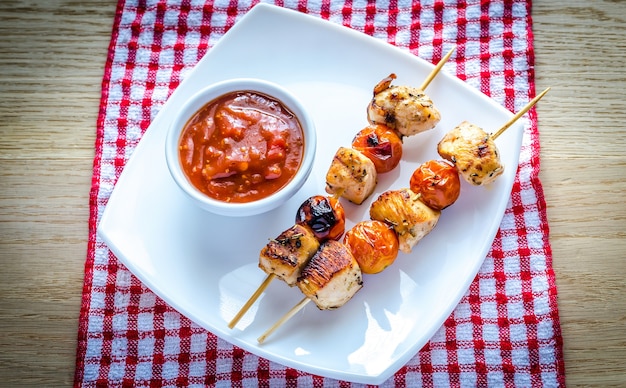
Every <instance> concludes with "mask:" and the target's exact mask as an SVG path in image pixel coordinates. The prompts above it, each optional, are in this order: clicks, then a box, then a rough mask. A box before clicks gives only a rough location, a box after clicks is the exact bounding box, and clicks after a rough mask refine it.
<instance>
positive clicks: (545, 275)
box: [75, 0, 565, 387]
mask: <svg viewBox="0 0 626 388" xmlns="http://www.w3.org/2000/svg"><path fill="white" fill-rule="evenodd" d="M255 3H256V1H254V0H253V1H237V0H229V1H224V0H218V1H215V2H206V3H205V2H204V1H196V0H191V1H189V0H172V1H164V0H158V1H157V0H154V1H152V0H151V1H139V0H128V1H124V0H120V2H119V4H118V7H117V12H116V17H115V22H114V26H113V36H112V39H111V44H110V47H109V56H108V59H107V63H106V68H105V74H104V79H103V83H102V100H101V105H100V114H99V118H98V122H97V141H96V156H95V160H94V174H93V182H92V191H91V196H90V208H91V218H90V221H89V227H90V235H89V247H88V254H87V261H86V265H85V282H84V289H83V302H82V310H81V315H80V327H79V332H78V352H77V367H76V375H75V385H76V386H86V387H91V386H103V387H104V386H114V387H120V386H128V387H131V386H172V387H173V386H218V387H230V386H233V387H248V386H260V387H268V386H288V387H322V386H323V387H333V386H341V387H347V386H357V384H350V383H348V382H341V381H336V380H332V379H328V378H323V377H319V376H313V375H309V374H307V373H303V372H301V371H297V370H294V369H292V368H287V367H284V366H282V365H279V364H276V363H273V362H270V361H268V360H265V359H263V358H259V357H257V356H255V355H252V354H250V353H248V352H246V351H244V350H241V349H239V348H237V347H235V346H233V345H231V344H229V343H227V342H225V341H223V340H220V339H218V338H217V337H216V336H214V335H213V334H211V333H209V332H207V331H206V330H204V329H202V328H200V327H199V326H197V325H196V324H194V323H192V322H191V321H190V320H189V319H187V318H186V317H184V316H181V315H180V314H179V313H178V312H176V311H175V310H174V309H172V308H171V307H169V306H168V305H166V304H165V303H164V302H163V301H162V300H160V299H159V298H158V297H156V296H155V295H154V294H153V293H152V292H151V291H150V290H148V289H147V288H146V287H145V286H144V285H142V284H141V283H140V282H139V281H138V280H137V278H135V277H134V276H133V275H132V274H131V273H130V272H129V271H128V270H127V269H126V268H125V267H124V266H123V265H122V264H120V263H119V262H118V260H117V259H116V258H115V257H114V256H113V254H112V253H111V252H110V251H109V250H108V248H107V247H106V245H105V244H104V243H103V241H101V240H100V239H99V238H98V237H97V236H96V226H97V223H98V221H99V219H100V216H101V215H102V211H103V209H104V207H105V205H106V204H107V201H108V198H109V195H110V194H111V191H112V189H113V186H114V185H115V182H116V180H117V178H118V177H119V174H120V173H121V171H122V169H123V168H124V165H125V163H126V161H127V160H128V158H129V157H130V156H131V154H132V152H133V150H134V149H135V147H136V145H137V143H138V142H139V140H140V138H141V137H142V134H143V133H144V132H145V131H146V130H147V128H148V126H149V125H150V122H151V121H152V119H153V118H154V117H155V115H156V114H157V112H158V111H159V109H160V108H161V107H162V106H163V104H164V103H165V101H166V100H167V98H168V97H169V95H170V94H171V93H172V91H173V90H174V89H175V88H176V87H177V86H178V85H179V83H180V82H181V80H183V79H184V78H185V74H186V72H187V71H189V70H190V69H191V68H192V67H193V66H194V65H195V64H196V63H197V62H198V60H199V59H200V58H201V57H202V56H203V55H204V54H205V53H206V52H207V50H210V48H211V47H212V46H213V45H214V44H215V43H216V42H217V41H218V40H219V39H220V37H221V36H222V35H224V33H226V32H227V31H228V29H229V28H230V27H232V26H233V25H234V24H235V23H236V21H237V20H238V19H239V18H240V17H242V16H243V15H244V14H245V13H246V12H247V11H249V10H250V9H251V7H252V6H253V5H254V4H255ZM275 4H277V5H280V6H284V7H287V8H291V9H296V10H298V11H300V12H305V13H309V14H312V15H315V16H318V17H321V18H323V19H327V20H330V21H331V22H334V23H337V24H342V25H345V26H348V27H351V28H353V29H355V30H358V31H361V32H364V33H366V34H369V35H373V36H375V37H377V38H379V39H381V40H385V41H388V42H389V43H391V44H394V45H396V46H398V47H401V48H404V49H406V50H408V51H410V52H411V53H413V54H414V55H417V56H419V57H421V58H423V59H425V60H428V61H431V62H433V63H435V62H437V61H438V60H439V59H440V58H441V57H442V56H443V54H444V51H443V45H444V44H446V45H448V46H449V45H450V44H456V45H457V50H456V52H455V55H454V56H453V57H452V58H451V60H450V63H453V64H455V66H456V76H458V77H459V78H461V79H462V80H465V81H466V82H467V83H468V84H469V85H471V86H473V87H475V88H477V89H479V90H480V91H482V92H483V93H485V94H487V95H490V96H491V97H492V98H493V99H495V100H496V101H498V102H499V103H501V104H502V105H503V106H505V107H506V108H508V109H509V110H511V111H516V110H519V109H520V108H521V107H523V106H524V105H525V104H526V103H527V102H528V101H529V100H530V98H531V97H532V96H534V94H535V90H534V89H535V88H534V86H535V85H534V53H533V37H532V19H531V15H530V10H531V2H530V0H497V1H496V0H494V1H485V0H483V1H480V0H468V1H462V0H458V1H457V0H429V1H421V2H420V1H413V2H411V1H403V0H399V1H398V0H390V1H378V2H374V1H371V2H365V1H350V0H346V1H345V2H343V1H341V2H340V1H329V0H312V1H306V0H302V1H277V2H276V3H275ZM527 117H529V119H527V120H526V133H525V137H524V141H523V146H522V153H521V157H520V167H519V171H518V175H517V179H516V181H515V185H514V187H513V191H512V195H511V200H510V202H509V206H508V208H507V210H506V213H505V215H504V219H503V220H502V224H501V227H500V231H499V232H498V235H497V236H496V239H495V241H494V242H493V246H492V249H491V251H490V252H489V254H488V256H487V258H486V259H485V262H484V265H483V266H482V268H481V270H480V272H479V274H478V275H477V277H476V279H475V280H474V282H473V283H472V284H471V287H470V289H469V291H468V292H467V294H466V295H465V297H464V298H463V299H462V300H461V302H460V304H459V305H458V307H457V308H456V309H455V311H454V312H453V314H452V315H451V316H450V317H449V318H448V319H447V320H446V321H445V323H444V325H443V326H442V327H441V329H440V330H439V331H438V332H437V333H436V334H435V336H434V337H433V338H432V340H431V341H430V342H429V343H428V344H427V345H426V346H425V347H424V348H423V349H422V350H421V351H420V352H419V353H418V354H416V355H415V357H413V358H412V359H411V361H410V362H409V363H408V364H407V365H405V366H404V367H403V368H402V369H400V370H399V371H398V372H397V373H396V374H395V376H394V377H392V378H391V379H389V380H388V381H387V382H386V383H384V384H383V386H386V387H391V386H399V387H415V386H466V387H474V386H494V387H514V386H515V387H527V386H533V387H537V386H564V385H565V377H564V364H563V357H562V338H561V332H560V324H559V316H558V309H557V302H556V297H557V293H556V287H555V280H554V273H553V270H552V253H551V250H550V244H549V240H548V232H549V230H548V223H547V218H546V205H545V200H544V197H543V191H542V187H541V183H540V181H539V178H538V173H539V138H538V129H537V118H536V116H535V110H534V109H532V110H531V111H530V113H529V116H527Z"/></svg>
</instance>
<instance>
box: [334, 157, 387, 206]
mask: <svg viewBox="0 0 626 388" xmlns="http://www.w3.org/2000/svg"><path fill="white" fill-rule="evenodd" d="M377 179H378V176H377V174H376V167H375V166H374V162H372V161H371V160H370V159H369V158H368V157H367V156H365V155H363V154H362V153H361V152H359V151H357V150H355V149H352V148H346V147H339V149H338V150H337V152H336V153H335V156H334V157H333V161H332V163H331V165H330V168H329V169H328V172H327V173H326V192H327V193H328V194H336V195H340V196H342V197H344V198H345V199H347V200H349V201H351V202H354V203H356V204H357V205H360V204H361V203H363V201H365V199H366V198H367V197H369V196H370V195H371V194H372V192H373V191H374V189H375V188H376V182H377Z"/></svg>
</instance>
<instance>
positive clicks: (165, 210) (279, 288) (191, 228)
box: [98, 4, 523, 384]
mask: <svg viewBox="0 0 626 388" xmlns="http://www.w3.org/2000/svg"><path fill="white" fill-rule="evenodd" d="M432 68H433V66H432V65H431V64H429V63H426V62H425V61H423V60H421V59H419V58H416V57H415V56H413V55H411V54H409V53H407V52H406V51H403V50H401V49H399V48H396V47H393V46H391V45H389V44H387V43H386V42H382V41H380V40H377V39H374V38H372V37H369V36H367V35H365V34H362V33H359V32H356V31H353V30H351V29H348V28H345V27H342V26H338V25H335V24H333V23H330V22H327V21H324V20H321V19H317V18H315V17H311V16H307V15H304V14H301V13H297V12H295V11H290V10H286V9H283V8H279V7H275V6H270V5H267V4H259V5H257V6H255V7H254V8H253V9H252V10H251V11H250V12H249V13H248V14H247V15H246V16H245V17H243V18H242V19H241V20H240V21H239V22H238V23H237V24H236V25H235V26H234V27H233V28H232V29H231V30H230V31H229V32H228V33H227V34H226V35H225V36H224V37H223V38H222V39H221V40H220V41H219V42H218V43H217V44H216V45H215V47H213V48H212V49H211V50H209V52H208V53H207V54H206V55H205V56H204V58H202V60H201V61H200V62H199V63H198V64H197V66H196V67H195V68H194V69H193V70H192V71H191V72H190V73H189V74H188V76H187V77H186V79H185V80H184V81H183V82H182V83H181V84H180V86H179V87H178V88H177V89H176V91H175V92H174V93H173V94H172V96H171V97H170V98H169V100H168V101H167V102H166V104H165V105H164V106H163V107H162V109H161V111H160V112H159V114H158V115H157V117H156V118H155V119H154V121H153V122H152V124H151V125H150V128H149V129H148V130H147V132H146V133H145V135H144V136H143V138H142V140H141V141H140V143H139V145H138V146H137V148H136V150H135V151H134V154H133V156H132V158H131V160H130V161H129V162H128V164H127V166H126V168H125V169H124V171H123V173H122V175H121V176H120V179H119V181H118V182H117V185H116V187H115V189H114V191H113V193H112V195H111V197H110V200H109V202H108V205H107V207H106V209H105V211H104V214H103V216H102V219H101V222H100V224H99V228H98V232H99V235H100V237H101V238H102V239H103V240H104V241H105V242H106V244H107V245H108V246H109V247H110V248H111V250H112V251H113V253H114V254H115V255H116V256H117V257H118V258H119V259H120V260H121V262H122V263H124V265H126V267H128V269H129V270H130V271H132V272H133V273H134V274H135V275H136V276H137V277H138V278H139V279H140V280H141V281H142V282H144V284H146V285H147V286H148V287H149V288H150V289H152V290H153V291H154V292H155V293H156V294H157V295H158V296H160V297H161V298H162V299H164V300H165V301H166V302H167V303H169V304H170V305H171V306H172V307H174V308H175V309H177V310H178V311H179V312H181V313H182V314H184V315H185V316H187V317H189V318H190V319H191V320H193V321H194V322H196V323H197V324H199V325H201V326H203V327H205V328H206V329H208V330H210V331H211V332H213V333H215V334H216V335H218V336H219V337H221V338H223V339H225V340H226V341H229V342H231V343H233V344H235V345H237V346H240V347H242V348H243V349H246V350H248V351H250V352H252V353H254V354H257V355H258V356H261V357H265V358H267V359H270V360H272V361H276V362H278V363H281V364H284V365H287V366H291V367H294V368H297V369H300V370H303V371H307V372H310V373H313V374H317V375H322V376H327V377H332V378H335V379H342V380H348V381H352V382H360V383H368V384H379V383H382V382H383V381H385V380H386V379H387V378H389V377H390V376H391V375H392V374H393V373H395V372H396V371H397V370H398V369H399V368H400V367H402V366H403V365H404V364H405V363H406V362H408V361H409V360H410V359H411V357H412V356H413V355H415V354H416V353H417V352H418V351H419V349H420V348H421V347H422V346H423V345H424V344H426V342H427V341H428V340H429V339H430V338H431V336H432V335H433V334H434V333H435V331H436V330H437V329H438V328H439V327H440V326H441V325H442V323H443V322H444V321H445V319H446V318H447V317H448V316H449V315H450V313H451V312H452V310H453V309H454V307H455V306H456V305H457V304H458V302H459V300H460V299H461V297H462V296H463V295H464V293H465V292H466V291H467V289H468V287H469V285H470V283H471V281H472V280H473V278H474V277H475V276H476V273H477V272H478V270H479V268H480V266H481V264H482V262H483V260H484V258H485V256H486V254H487V253H488V250H489V248H490V247H491V243H492V241H493V238H494V236H495V234H496V232H497V230H498V227H499V225H500V221H501V219H502V215H503V214H504V210H505V209H506V205H507V202H508V199H509V196H510V192H511V188H512V185H513V180H514V178H515V173H516V169H517V164H518V158H519V153H520V146H521V142H522V135H523V126H522V125H521V124H515V125H514V126H512V127H511V128H509V129H508V130H507V132H506V133H505V134H503V135H502V136H501V137H499V138H498V141H497V144H498V147H499V149H500V151H501V155H502V161H503V163H504V164H505V166H506V169H505V173H504V175H503V176H501V177H500V178H499V179H498V180H497V181H496V182H495V183H494V184H493V185H491V186H490V187H488V188H483V187H472V186H470V185H466V184H463V186H462V191H461V196H460V198H459V200H458V201H457V202H456V203H455V204H454V205H452V206H451V207H449V208H447V209H445V210H444V211H443V214H442V216H441V219H440V221H439V224H438V225H437V227H436V228H435V230H433V231H432V232H431V233H430V234H429V235H428V236H426V237H425V238H424V239H423V240H422V241H420V243H419V244H418V245H417V246H416V248H415V249H414V251H413V253H411V254H410V255H407V254H403V253H400V254H399V256H398V258H397V260H396V261H395V263H394V264H393V265H392V266H391V267H389V268H387V269H386V270H385V271H384V272H382V273H380V274H377V275H365V276H364V287H363V289H362V290H361V291H359V292H358V293H357V294H356V296H355V297H354V298H353V299H352V300H351V301H349V302H348V303H347V304H346V305H345V306H343V307H342V308H340V309H338V310H334V311H320V310H318V309H317V308H316V307H315V305H314V304H309V305H308V306H307V307H305V309H304V310H303V311H302V312H300V313H298V314H297V315H296V316H295V317H293V318H292V319H291V320H290V321H289V322H287V323H286V324H285V325H284V326H283V327H281V328H280V329H279V330H278V331H276V332H275V333H274V334H273V335H272V336H271V337H269V338H268V339H267V341H266V342H265V343H264V344H263V345H259V344H258V343H257V338H258V337H259V335H261V334H262V333H263V332H264V331H265V330H266V329H267V328H269V327H270V326H271V325H272V324H273V323H274V322H275V321H276V320H277V319H278V318H279V317H281V316H282V315H283V314H284V313H285V312H286V311H287V310H289V308H290V307H291V306H293V305H294V304H295V303H297V302H298V301H299V300H300V299H301V298H302V295H301V293H300V291H299V290H298V289H297V288H293V289H292V288H289V287H287V286H286V285H285V284H284V283H283V282H281V281H274V282H272V284H270V287H269V288H268V289H267V291H266V292H265V293H264V294H263V295H262V296H261V298H260V300H259V301H257V303H256V304H255V305H254V306H253V307H252V309H251V310H250V311H249V312H248V314H247V315H246V316H244V318H243V319H242V320H241V321H240V322H239V324H238V325H237V327H236V328H235V329H233V330H230V329H228V327H227V324H228V322H229V321H230V320H231V318H232V317H233V316H234V315H235V313H236V312H237V311H238V310H239V308H240V307H241V306H242V305H243V304H244V303H245V301H246V300H247V299H248V297H249V296H250V295H251V294H252V293H253V292H254V290H255V289H256V288H257V286H258V285H259V284H260V283H261V282H262V280H263V279H264V278H265V274H264V273H263V272H262V271H261V270H260V269H258V268H257V263H258V254H259V251H260V250H261V248H262V247H263V246H264V245H265V244H266V243H267V240H268V239H269V238H273V237H275V236H277V235H278V234H279V233H280V232H282V231H283V230H285V229H287V228H288V227H290V226H291V225H293V222H294V217H295V211H296V209H297V208H298V206H299V205H300V203H301V202H302V201H303V200H304V199H306V198H307V197H309V196H311V195H314V194H324V176H325V174H326V170H327V169H328V166H329V164H330V161H331V158H332V156H333V154H334V153H335V151H336V150H337V148H338V147H339V146H349V145H350V143H351V140H352V137H353V136H354V135H355V134H356V132H357V131H358V130H360V129H361V128H362V127H364V126H365V125H366V124H367V120H366V115H365V109H366V106H367V103H368V101H369V99H370V98H371V96H372V89H373V87H374V85H375V84H376V83H378V82H379V81H380V80H381V79H382V78H384V77H386V76H387V75H389V74H390V73H392V72H393V73H396V74H397V75H398V79H397V80H396V81H395V82H394V84H398V85H401V84H406V85H415V86H419V85H420V84H421V83H422V81H423V80H424V78H425V77H426V76H427V75H428V73H430V71H431V70H432ZM235 77H258V78H264V79H266V80H269V81H273V82H276V83H279V84H281V85H283V86H284V87H286V88H288V89H290V90H291V91H293V92H294V93H295V94H296V95H297V96H298V97H299V98H300V99H301V100H302V102H303V103H304V105H305V107H306V108H308V109H309V110H310V111H311V112H312V113H313V116H314V119H315V122H316V126H317V130H318V146H317V149H318V154H317V157H316V161H315V166H314V170H313V173H312V174H311V176H310V178H309V180H308V181H307V183H306V184H305V185H304V187H303V188H302V189H301V190H300V192H299V193H298V194H297V195H296V197H295V198H293V199H292V200H291V201H289V202H288V203H287V204H286V205H284V206H282V207H280V208H278V209H276V210H275V211H272V212H270V213H267V214H264V215H260V216H255V217H249V218H228V217H220V216H215V215H212V214H209V213H206V212H204V211H201V210H199V209H197V208H195V207H194V206H193V205H192V204H191V203H190V202H189V201H188V200H187V198H186V197H185V196H184V195H183V194H182V193H181V192H179V189H178V188H177V186H176V185H175V183H174V181H173V180H172V178H171V177H170V175H169V173H168V170H167V167H166V164H165V156H164V140H165V133H166V129H167V127H168V125H169V123H170V120H171V118H172V115H173V112H175V111H176V110H177V109H178V108H179V107H180V106H181V105H182V104H183V103H184V101H185V100H186V98H188V97H189V96H191V95H192V94H194V93H195V92H196V91H198V90H199V89H200V88H202V87H203V86H205V85H207V84H210V83H213V82H216V81H220V80H224V79H228V78H235ZM427 92H428V94H429V95H430V96H431V97H432V99H433V101H434V102H435V105H436V106H437V107H438V109H439V110H440V111H441V115H442V120H441V122H440V123H439V125H438V126H437V127H436V128H435V129H433V130H431V131H428V132H426V133H422V134H419V135H417V136H413V137H411V138H408V139H406V140H405V143H404V156H403V160H402V162H401V164H400V165H399V166H398V167H397V168H396V169H395V170H394V171H392V172H389V173H387V174H382V175H380V176H379V183H378V187H377V191H376V192H375V193H374V194H373V195H372V196H371V197H370V200H368V201H366V202H365V203H364V204H362V205H361V206H356V205H352V204H345V209H346V215H347V225H346V227H347V228H350V227H351V226H352V225H354V224H355V223H356V222H358V221H360V220H363V219H366V218H368V209H369V204H370V202H371V201H372V200H373V199H375V198H376V197H377V196H378V195H379V194H380V193H382V192H383V191H385V190H388V189H398V188H401V187H408V182H409V177H410V175H411V174H412V172H413V170H414V169H415V168H416V167H417V166H418V165H419V164H421V163H422V162H424V161H426V160H429V159H435V158H439V157H438V155H437V152H436V144H437V143H438V141H439V140H440V139H441V137H442V136H443V135H444V133H445V132H447V131H448V130H451V129H452V128H453V127H454V126H456V125H457V124H459V123H460V122H461V121H463V120H468V121H470V122H473V123H475V124H477V125H479V126H481V127H483V128H485V129H486V130H488V131H495V130H496V129H497V128H499V127H500V126H501V125H502V124H503V123H505V122H506V121H507V120H508V119H509V118H510V117H511V116H512V115H511V113H510V112H508V111H507V110H506V109H504V108H503V107H501V106H500V105H498V104H496V103H495V102H494V101H492V100H490V99H488V98H487V97H486V96H484V95H482V94H481V93H479V92H477V91H476V90H475V89H473V88H471V87H469V86H468V85H466V84H464V83H463V82H461V81H460V80H458V79H457V78H455V77H452V76H449V75H448V74H445V72H442V73H441V74H439V75H438V76H437V77H436V78H435V80H434V81H433V82H432V83H431V84H430V86H429V87H428V90H427ZM344 203H345V202H344Z"/></svg>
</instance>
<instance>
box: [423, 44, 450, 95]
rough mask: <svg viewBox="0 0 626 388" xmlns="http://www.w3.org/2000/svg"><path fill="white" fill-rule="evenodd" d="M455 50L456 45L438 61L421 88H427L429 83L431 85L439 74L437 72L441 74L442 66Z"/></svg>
mask: <svg viewBox="0 0 626 388" xmlns="http://www.w3.org/2000/svg"><path fill="white" fill-rule="evenodd" d="M454 50H456V45H454V46H453V47H452V49H450V51H448V53H447V54H446V55H444V57H443V58H441V60H440V61H439V63H437V66H435V68H434V69H433V70H432V71H431V72H430V74H429V75H428V77H426V79H425V80H424V82H423V83H422V86H420V89H421V90H422V91H424V90H426V88H427V87H428V85H430V83H431V81H432V80H433V79H434V78H435V77H436V76H437V74H439V71H441V68H442V67H443V65H445V64H446V62H448V59H450V57H451V56H452V53H453V52H454Z"/></svg>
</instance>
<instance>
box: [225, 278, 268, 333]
mask: <svg viewBox="0 0 626 388" xmlns="http://www.w3.org/2000/svg"><path fill="white" fill-rule="evenodd" d="M275 277H276V275H275V274H273V273H271V274H269V275H267V277H266V278H265V280H264V281H263V283H261V285H260V286H259V288H257V289H256V291H255V292H254V294H252V296H251V297H250V299H248V301H247V302H246V304H244V305H243V307H242V308H241V310H239V312H238V313H237V315H235V317H234V318H233V319H232V320H231V321H230V323H229V324H228V328H229V329H232V328H233V327H235V325H236V324H237V322H239V320H240V319H241V317H243V316H244V314H245V313H246V312H247V311H248V310H249V309H250V307H251V306H252V305H253V304H254V302H256V300H257V299H258V298H259V296H260V295H261V294H262V293H263V291H265V289H266V288H267V286H269V285H270V283H271V282H272V280H274V278H275Z"/></svg>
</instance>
